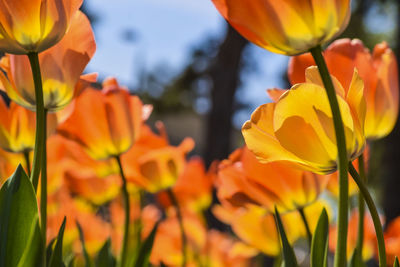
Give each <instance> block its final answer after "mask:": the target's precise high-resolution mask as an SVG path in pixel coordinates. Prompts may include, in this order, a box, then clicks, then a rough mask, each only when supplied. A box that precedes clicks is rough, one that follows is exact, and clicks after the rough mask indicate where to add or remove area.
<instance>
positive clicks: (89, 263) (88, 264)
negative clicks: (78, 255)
mask: <svg viewBox="0 0 400 267" xmlns="http://www.w3.org/2000/svg"><path fill="white" fill-rule="evenodd" d="M76 227H77V228H78V231H79V239H80V240H81V245H82V253H83V256H84V258H85V267H91V266H93V264H92V261H91V260H90V256H89V253H88V252H87V249H86V244H85V237H84V235H83V230H82V227H81V225H80V224H79V222H78V221H76Z"/></svg>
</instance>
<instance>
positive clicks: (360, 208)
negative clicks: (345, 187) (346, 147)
mask: <svg viewBox="0 0 400 267" xmlns="http://www.w3.org/2000/svg"><path fill="white" fill-rule="evenodd" d="M358 170H359V172H360V178H361V180H362V181H363V182H364V183H366V182H367V176H366V175H365V166H364V155H363V154H362V155H361V156H359V157H358ZM364 213H365V204H364V198H363V194H362V193H361V192H359V193H358V232H357V246H356V248H357V253H358V258H359V259H362V251H363V244H364Z"/></svg>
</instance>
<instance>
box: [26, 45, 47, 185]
mask: <svg viewBox="0 0 400 267" xmlns="http://www.w3.org/2000/svg"><path fill="white" fill-rule="evenodd" d="M28 58H29V63H30V65H31V69H32V75H33V82H34V84H35V100H36V137H35V150H34V154H33V163H32V173H31V181H32V184H33V188H34V189H35V192H36V191H37V187H38V183H39V175H40V167H41V160H42V154H43V144H44V142H45V141H44V135H45V131H46V127H45V125H44V116H45V111H44V100H43V85H42V75H41V72H40V64H39V55H38V53H37V52H30V53H29V54H28Z"/></svg>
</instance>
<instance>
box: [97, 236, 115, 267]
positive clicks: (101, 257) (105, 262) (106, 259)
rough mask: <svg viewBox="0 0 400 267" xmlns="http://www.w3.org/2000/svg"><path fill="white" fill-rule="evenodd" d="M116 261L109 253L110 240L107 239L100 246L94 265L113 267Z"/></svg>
mask: <svg viewBox="0 0 400 267" xmlns="http://www.w3.org/2000/svg"><path fill="white" fill-rule="evenodd" d="M115 265H116V261H115V258H114V256H113V255H112V253H111V241H110V239H108V240H107V241H106V242H105V243H104V245H103V246H102V247H101V249H100V251H99V253H98V254H97V256H96V260H95V266H96V267H114V266H115Z"/></svg>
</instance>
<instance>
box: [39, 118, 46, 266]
mask: <svg viewBox="0 0 400 267" xmlns="http://www.w3.org/2000/svg"><path fill="white" fill-rule="evenodd" d="M43 122H44V126H45V129H46V128H47V110H45V111H44V120H43ZM43 139H44V142H43V152H42V160H41V163H42V167H41V169H42V171H41V179H40V221H41V224H42V227H41V230H42V239H43V242H44V244H45V247H46V244H47V243H46V239H47V238H46V237H47V235H46V233H47V145H46V139H47V131H44V136H43ZM45 266H46V265H45Z"/></svg>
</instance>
